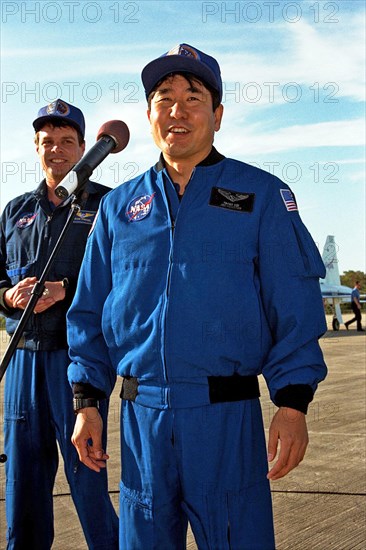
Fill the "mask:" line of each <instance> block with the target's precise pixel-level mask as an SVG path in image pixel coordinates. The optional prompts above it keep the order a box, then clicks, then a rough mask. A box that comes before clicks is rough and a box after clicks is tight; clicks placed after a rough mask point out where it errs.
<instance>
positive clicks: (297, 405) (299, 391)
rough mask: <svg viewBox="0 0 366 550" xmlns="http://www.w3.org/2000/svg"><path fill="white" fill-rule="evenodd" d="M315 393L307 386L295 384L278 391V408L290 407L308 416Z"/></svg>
mask: <svg viewBox="0 0 366 550" xmlns="http://www.w3.org/2000/svg"><path fill="white" fill-rule="evenodd" d="M313 397H314V392H313V389H312V387H311V386H308V385H307V384H293V385H290V386H285V387H284V388H281V389H280V390H278V391H277V393H276V395H275V399H274V403H275V405H277V407H289V408H291V409H295V410H297V411H301V412H302V413H304V414H306V413H307V412H308V406H309V403H311V401H312V400H313Z"/></svg>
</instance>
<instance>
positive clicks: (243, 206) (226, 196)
mask: <svg viewBox="0 0 366 550" xmlns="http://www.w3.org/2000/svg"><path fill="white" fill-rule="evenodd" d="M254 197H255V193H242V192H241V191H231V190H230V189H222V188H221V187H213V188H212V190H211V196H210V202H209V204H210V206H217V207H218V208H225V209H227V210H232V211H234V212H252V211H253V205H254Z"/></svg>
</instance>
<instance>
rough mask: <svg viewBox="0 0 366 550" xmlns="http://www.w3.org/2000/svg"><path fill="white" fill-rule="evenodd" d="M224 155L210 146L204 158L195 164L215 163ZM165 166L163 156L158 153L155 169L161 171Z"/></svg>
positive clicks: (208, 164) (206, 164)
mask: <svg viewBox="0 0 366 550" xmlns="http://www.w3.org/2000/svg"><path fill="white" fill-rule="evenodd" d="M224 158H225V157H224V155H222V154H221V153H219V152H218V151H217V150H216V149H215V147H212V149H211V151H210V153H209V154H208V155H207V157H206V158H205V159H203V160H202V161H201V162H200V163H199V164H197V166H211V165H212V164H217V163H218V162H220V161H222V160H223V159H224ZM164 168H165V160H164V157H163V154H162V153H160V158H159V160H158V162H157V163H156V164H155V170H156V171H157V172H161V171H162V170H163V169H164Z"/></svg>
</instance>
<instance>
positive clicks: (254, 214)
mask: <svg viewBox="0 0 366 550" xmlns="http://www.w3.org/2000/svg"><path fill="white" fill-rule="evenodd" d="M324 276H325V269H324V265H323V262H322V260H321V257H320V255H319V253H318V250H317V247H316V246H315V244H314V242H313V240H312V238H311V236H310V234H309V233H308V231H307V229H306V228H305V226H304V225H303V223H302V221H301V219H300V216H299V213H298V210H297V206H296V202H295V199H294V197H293V195H292V193H291V191H290V190H289V188H288V187H287V185H286V184H284V183H283V182H282V181H280V180H278V179H277V178H276V177H274V176H273V175H271V174H269V173H267V172H264V171H262V170H260V169H258V168H255V167H253V166H250V165H248V164H245V163H243V162H239V161H236V160H232V159H227V158H225V157H222V156H221V155H219V154H218V153H217V152H216V151H215V149H213V152H212V153H211V154H210V155H209V157H208V159H206V160H205V161H203V163H201V164H200V165H198V166H196V168H195V169H194V172H193V174H192V177H191V180H190V182H189V184H188V186H187V187H186V190H185V192H184V195H183V197H182V200H181V201H179V198H178V195H177V192H176V190H175V188H174V184H173V182H172V181H171V180H170V178H169V176H168V173H167V171H166V169H165V168H164V164H163V163H162V162H161V161H160V163H158V164H157V165H156V166H155V167H152V168H151V169H150V170H148V171H147V172H146V173H144V174H142V175H140V176H138V177H136V178H134V179H133V180H131V181H129V182H128V183H125V184H123V185H121V186H119V187H117V188H116V189H114V190H113V191H111V192H110V193H109V194H108V196H106V197H104V198H103V199H102V202H101V206H100V210H99V214H98V217H97V221H96V224H95V227H94V230H93V231H92V233H91V235H90V236H89V238H88V243H87V247H86V252H85V257H84V260H83V264H82V268H81V271H80V277H79V283H78V287H77V291H76V294H75V298H74V301H73V303H72V306H71V308H70V310H69V313H68V340H69V345H70V357H71V359H72V364H71V365H70V367H69V370H68V373H69V381H70V383H71V384H75V383H76V384H79V383H81V384H91V385H92V386H94V387H95V388H97V389H98V390H101V391H102V392H104V394H105V395H109V394H110V393H111V391H112V389H113V386H114V384H115V380H116V374H118V375H120V376H128V375H130V376H134V377H137V378H138V379H139V382H140V384H141V386H139V395H138V396H137V398H136V402H140V403H141V404H144V405H147V406H156V407H158V408H160V407H161V408H166V407H170V406H171V407H174V406H195V405H202V404H206V402H209V401H207V399H206V397H204V396H207V376H211V375H213V376H220V375H221V376H230V375H233V374H234V373H238V374H240V375H258V374H260V373H262V374H263V375H264V377H265V378H266V381H267V384H268V387H269V390H270V394H271V398H272V399H273V401H274V402H275V403H276V393H277V392H278V390H281V389H283V388H285V387H288V386H291V385H294V387H297V386H298V385H300V387H301V386H302V385H307V386H309V387H311V390H312V392H314V391H315V389H316V387H317V384H318V383H319V382H320V381H321V380H322V379H323V378H324V377H325V375H326V366H325V364H324V361H323V356H322V352H321V349H320V346H319V343H318V338H319V337H320V336H321V335H322V334H323V333H324V332H325V331H326V324H325V316H324V308H323V303H322V298H321V293H320V287H319V277H324ZM156 388H158V391H159V392H160V397H159V398H158V399H157V397H156V391H155V390H156ZM140 393H141V395H140ZM195 396H196V397H195ZM310 400H311V398H310V399H309V401H310Z"/></svg>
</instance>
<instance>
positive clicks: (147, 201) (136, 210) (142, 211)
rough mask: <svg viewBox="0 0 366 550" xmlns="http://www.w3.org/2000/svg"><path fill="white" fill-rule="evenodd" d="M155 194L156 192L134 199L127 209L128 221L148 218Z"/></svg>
mask: <svg viewBox="0 0 366 550" xmlns="http://www.w3.org/2000/svg"><path fill="white" fill-rule="evenodd" d="M154 196H155V193H153V194H152V195H141V196H140V197H136V198H134V199H132V201H131V202H130V203H129V205H128V206H127V210H126V217H127V219H128V221H129V222H139V221H141V220H143V219H144V218H146V216H148V215H149V214H150V212H151V209H152V205H153V199H154Z"/></svg>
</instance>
